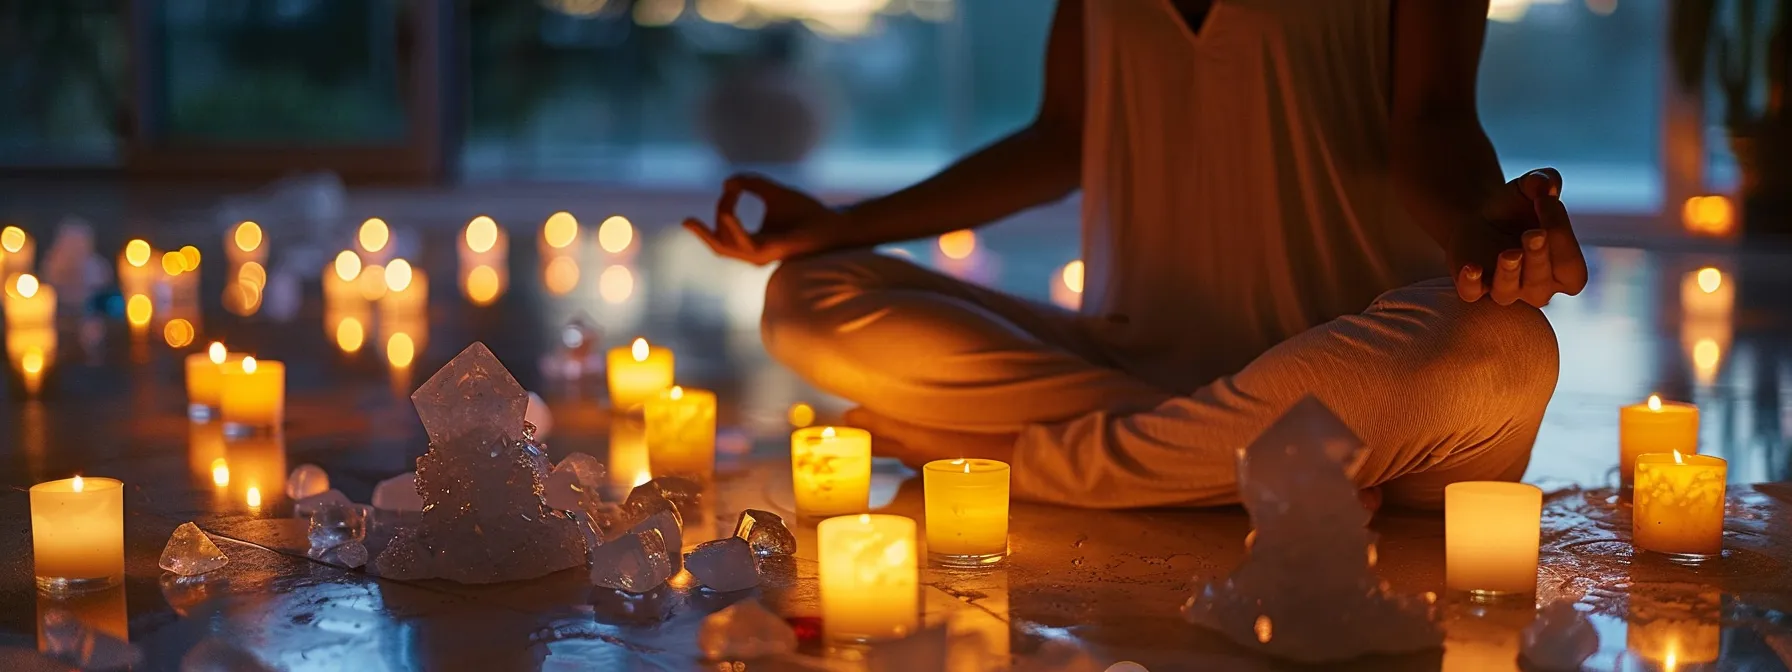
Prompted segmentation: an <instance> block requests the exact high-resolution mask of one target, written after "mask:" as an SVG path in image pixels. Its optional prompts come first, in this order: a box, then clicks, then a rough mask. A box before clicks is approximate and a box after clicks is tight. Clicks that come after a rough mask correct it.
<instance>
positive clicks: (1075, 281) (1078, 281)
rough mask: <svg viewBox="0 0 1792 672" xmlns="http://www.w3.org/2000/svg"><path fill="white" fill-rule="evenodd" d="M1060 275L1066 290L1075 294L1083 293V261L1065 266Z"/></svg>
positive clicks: (1076, 261)
mask: <svg viewBox="0 0 1792 672" xmlns="http://www.w3.org/2000/svg"><path fill="white" fill-rule="evenodd" d="M1060 275H1061V276H1062V277H1063V279H1064V287H1065V288H1066V289H1069V290H1070V291H1072V292H1074V293H1077V294H1081V293H1083V260H1081V259H1077V260H1075V261H1072V262H1070V263H1068V264H1065V265H1064V271H1063V272H1062V273H1061V274H1060Z"/></svg>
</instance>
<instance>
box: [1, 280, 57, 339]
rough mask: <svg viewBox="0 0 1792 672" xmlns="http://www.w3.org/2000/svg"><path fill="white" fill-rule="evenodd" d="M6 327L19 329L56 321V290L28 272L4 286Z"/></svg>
mask: <svg viewBox="0 0 1792 672" xmlns="http://www.w3.org/2000/svg"><path fill="white" fill-rule="evenodd" d="M5 306H6V327H7V328H8V329H20V328H25V327H41V326H45V325H51V324H55V323H56V290H55V289H52V288H51V287H50V286H49V285H46V284H43V283H40V282H38V281H37V276H34V275H31V274H29V273H26V274H23V275H20V276H19V277H17V278H14V279H13V281H12V286H11V287H7V288H6V303H5Z"/></svg>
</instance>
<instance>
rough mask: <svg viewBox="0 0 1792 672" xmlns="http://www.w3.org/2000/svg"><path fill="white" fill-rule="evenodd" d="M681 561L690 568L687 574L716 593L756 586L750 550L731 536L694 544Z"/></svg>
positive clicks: (754, 564) (755, 573) (745, 544)
mask: <svg viewBox="0 0 1792 672" xmlns="http://www.w3.org/2000/svg"><path fill="white" fill-rule="evenodd" d="M684 564H685V569H689V570H691V576H694V577H697V580H698V581H701V582H703V585H704V586H706V587H708V588H709V589H710V590H714V591H716V592H722V593H727V592H733V591H736V590H746V589H748V588H752V587H753V586H757V585H759V569H758V566H757V564H756V563H755V562H754V559H753V549H752V547H750V546H748V545H747V542H746V541H745V540H742V539H738V538H735V537H729V538H727V539H717V540H715V541H706V542H703V543H701V544H697V547H696V548H694V549H692V550H691V553H690V555H688V556H685V559H684Z"/></svg>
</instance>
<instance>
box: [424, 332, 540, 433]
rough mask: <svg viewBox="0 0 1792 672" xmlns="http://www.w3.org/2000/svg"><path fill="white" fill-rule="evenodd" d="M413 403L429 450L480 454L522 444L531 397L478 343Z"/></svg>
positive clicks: (426, 386) (434, 378)
mask: <svg viewBox="0 0 1792 672" xmlns="http://www.w3.org/2000/svg"><path fill="white" fill-rule="evenodd" d="M411 403H412V404H413V405H415V406H416V407H417V417H419V418H421V419H422V420H423V429H424V431H426V432H428V433H429V442H430V444H431V445H441V446H448V445H452V444H455V442H457V441H458V442H462V443H461V444H459V445H462V446H466V447H471V448H481V447H485V446H487V445H489V444H491V443H494V442H497V441H501V440H506V439H517V438H521V433H522V431H523V419H524V416H525V415H526V413H527V411H528V407H529V393H528V392H526V391H524V390H523V387H522V386H521V385H518V384H517V382H516V378H513V377H511V375H510V371H509V370H507V369H505V368H504V365H503V364H502V363H500V362H499V361H498V357H497V356H496V355H493V354H492V351H491V350H490V349H488V348H486V347H485V344H484V343H480V342H474V343H473V344H472V345H469V346H467V349H466V350H462V351H461V353H460V354H459V355H455V357H454V359H453V361H450V362H448V365H447V366H444V367H442V369H441V370H440V371H437V372H436V374H435V375H433V376H430V377H429V380H428V381H425V382H424V383H423V386H422V387H419V388H417V391H416V392H415V393H412V394H411Z"/></svg>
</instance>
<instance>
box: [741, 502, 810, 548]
mask: <svg viewBox="0 0 1792 672" xmlns="http://www.w3.org/2000/svg"><path fill="white" fill-rule="evenodd" d="M734 536H735V538H737V539H741V540H743V541H745V542H747V544H748V545H750V546H752V548H753V554H754V555H757V556H759V557H762V558H765V557H771V556H778V555H791V554H794V553H796V536H795V535H793V534H791V533H790V528H788V527H785V526H784V519H783V518H782V517H780V516H779V515H778V514H775V513H772V512H770V511H761V510H759V509H747V510H745V511H741V512H740V520H738V521H736V522H735V523H734Z"/></svg>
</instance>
